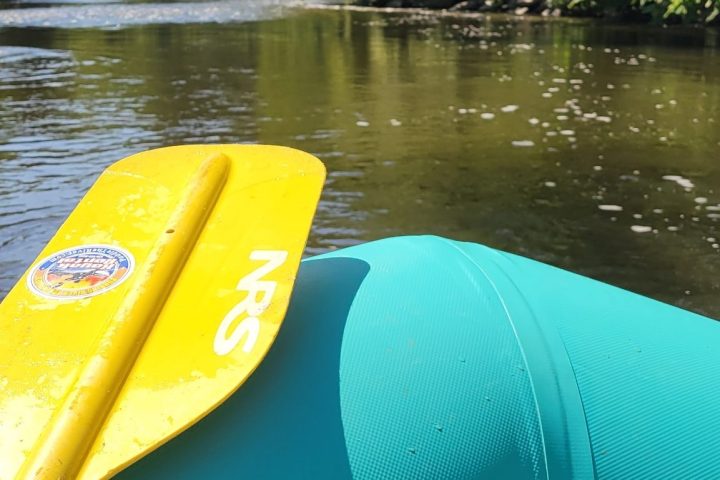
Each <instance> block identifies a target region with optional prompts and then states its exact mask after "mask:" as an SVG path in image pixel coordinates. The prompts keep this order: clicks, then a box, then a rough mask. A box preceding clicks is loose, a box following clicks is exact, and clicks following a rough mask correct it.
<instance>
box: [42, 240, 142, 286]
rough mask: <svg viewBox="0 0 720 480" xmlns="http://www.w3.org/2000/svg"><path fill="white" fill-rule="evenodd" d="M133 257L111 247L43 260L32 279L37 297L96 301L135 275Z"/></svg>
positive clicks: (78, 250)
mask: <svg viewBox="0 0 720 480" xmlns="http://www.w3.org/2000/svg"><path fill="white" fill-rule="evenodd" d="M134 263H135V262H134V260H133V256H132V255H131V254H130V252H128V251H127V250H123V249H121V248H118V247H112V246H110V245H81V246H79V247H73V248H68V249H65V250H62V251H60V252H57V253H55V254H53V255H51V256H49V257H46V258H44V259H43V260H40V262H39V263H38V264H37V265H35V267H33V269H32V270H31V271H30V275H28V287H29V288H30V290H32V291H33V292H34V293H36V294H38V295H40V296H42V297H46V298H56V299H63V300H73V299H76V298H86V297H93V296H95V295H100V294H101V293H104V292H107V291H108V290H111V289H113V288H115V287H117V286H118V285H120V284H121V283H122V282H123V281H124V280H125V279H126V278H127V277H128V276H129V275H130V273H131V272H132V270H133V267H134Z"/></svg>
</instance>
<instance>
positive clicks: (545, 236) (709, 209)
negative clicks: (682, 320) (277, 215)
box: [0, 1, 720, 317]
mask: <svg viewBox="0 0 720 480" xmlns="http://www.w3.org/2000/svg"><path fill="white" fill-rule="evenodd" d="M65 3H67V4H65ZM65 3H64V4H59V3H55V2H44V3H26V2H25V3H16V4H13V5H12V6H13V7H14V8H8V6H7V5H5V7H4V8H3V9H0V297H2V296H4V295H5V294H6V293H7V291H8V290H9V288H10V287H11V286H12V285H13V284H14V283H15V281H17V279H18V278H19V276H20V275H21V274H22V272H23V271H24V269H25V268H26V267H27V265H28V264H29V263H30V262H32V260H33V259H34V258H35V256H36V255H37V253H38V252H39V251H40V249H41V248H42V246H43V245H44V244H45V242H46V241H47V240H48V239H49V238H50V237H51V236H52V234H53V233H54V231H55V229H56V228H57V227H58V226H59V225H60V223H61V222H62V221H63V219H64V218H65V217H66V216H67V214H68V213H69V212H70V211H71V210H72V208H73V207H74V205H75V204H76V203H77V202H78V201H79V199H80V198H81V197H82V195H83V194H84V192H85V191H86V190H87V189H88V188H89V186H90V185H91V184H92V182H93V181H94V179H95V178H96V177H97V175H98V174H99V173H100V172H101V171H102V169H103V168H105V167H106V166H107V165H109V164H110V163H112V162H113V161H115V160H118V159H120V158H122V157H124V156H127V155H129V154H132V153H135V152H138V151H141V150H146V149H150V148H155V147H160V146H165V145H173V144H186V143H210V142H212V143H219V142H228V143H237V142H240V143H266V144H280V145H287V146H292V147H296V148H299V149H302V150H305V151H308V152H311V153H313V154H315V155H317V156H318V157H319V158H320V159H322V160H323V161H324V162H325V163H326V165H327V167H328V171H329V176H328V181H327V184H326V187H325V191H324V194H323V197H322V201H321V203H320V207H319V211H318V214H317V217H316V219H315V223H314V228H313V231H312V234H311V238H310V241H309V246H308V249H307V254H308V255H313V254H317V253H321V252H324V251H328V250H332V249H336V248H342V247H345V246H348V245H353V244H357V243H362V242H365V241H369V240H373V239H377V238H383V237H387V236H394V235H405V234H418V233H432V234H438V235H443V236H448V237H451V238H454V239H460V240H468V241H474V242H480V243H485V244H488V245H490V246H493V247H496V248H500V249H504V250H507V251H511V252H514V253H519V254H521V255H525V256H529V257H531V258H535V259H538V260H541V261H544V262H548V263H551V264H553V265H557V266H560V267H563V268H567V269H570V270H573V271H575V272H578V273H581V274H584V275H589V276H591V277H593V278H597V279H600V280H603V281H606V282H610V283H613V284H615V285H619V286H622V287H625V288H628V289H631V290H633V291H636V292H639V293H643V294H646V295H649V296H651V297H653V298H657V299H660V300H663V301H667V302H670V303H673V304H675V305H678V306H681V307H684V308H689V309H691V310H694V311H698V312H701V313H705V314H708V315H711V316H715V317H717V316H718V307H719V305H720V304H719V303H718V300H717V298H718V292H719V291H720V282H719V281H718V274H719V273H720V253H719V252H720V231H719V228H718V227H719V225H720V223H719V221H720V165H719V164H718V162H719V161H720V155H718V152H720V55H719V53H720V34H718V32H717V31H713V30H703V29H682V28H673V29H661V28H654V27H639V26H622V25H607V24H599V23H595V22H591V21H584V20H582V21H580V20H544V19H537V18H534V19H523V18H516V17H503V16H491V17H488V16H451V15H438V14H425V13H419V12H391V13H387V12H374V11H351V10H333V9H283V10H278V8H277V2H264V3H262V2H261V3H252V4H250V3H248V2H239V1H238V2H234V1H227V2H223V1H218V2H194V3H171V4H160V5H157V4H143V3H128V4H122V3H120V4H115V3H111V2H107V3H106V2H103V3H93V4H91V5H83V4H78V3H69V2H65Z"/></svg>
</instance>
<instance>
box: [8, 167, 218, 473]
mask: <svg viewBox="0 0 720 480" xmlns="http://www.w3.org/2000/svg"><path fill="white" fill-rule="evenodd" d="M229 169H230V160H229V158H227V157H226V156H225V155H222V154H216V155H213V156H211V157H209V158H208V159H207V160H205V161H204V162H203V163H202V164H201V165H200V167H199V168H198V170H197V172H196V173H195V174H194V176H193V178H192V179H191V181H190V182H189V184H188V186H187V189H186V191H185V194H184V196H183V199H182V201H181V202H180V205H179V207H178V208H177V209H176V210H175V211H174V212H173V214H172V216H171V217H170V220H169V222H168V225H167V229H166V230H165V233H164V234H163V236H162V237H160V239H159V240H158V241H157V243H156V244H155V246H154V247H153V250H152V252H151V253H150V255H149V256H148V259H147V261H146V262H145V263H144V266H143V267H142V268H140V269H139V270H138V271H137V272H136V273H135V278H134V281H133V283H132V284H131V286H130V288H129V289H128V293H127V296H126V297H125V299H124V301H123V302H122V304H121V305H120V308H119V309H118V310H117V313H116V314H115V315H114V318H113V320H112V321H111V322H110V325H109V327H108V329H107V331H106V332H105V334H104V335H103V336H102V338H101V339H100V341H99V343H98V346H97V348H96V350H95V352H94V353H93V355H92V356H91V357H90V358H89V360H88V361H87V363H86V364H85V366H84V367H83V371H82V373H81V374H80V376H79V378H78V380H77V382H76V383H75V385H74V388H73V389H72V390H71V393H70V394H69V395H68V396H67V397H66V398H65V400H64V401H63V403H62V407H61V408H60V409H59V410H58V412H57V413H56V414H55V416H54V417H53V419H52V421H51V424H50V427H49V428H48V429H47V430H46V433H45V435H43V436H42V437H41V438H40V440H39V442H38V445H39V447H38V448H37V450H35V455H34V456H33V457H32V458H28V459H27V461H26V462H25V464H24V468H23V469H22V470H21V472H20V475H19V478H29V479H52V480H55V479H64V478H68V479H69V478H74V477H75V476H77V474H78V472H79V471H80V469H81V468H82V465H83V463H84V461H85V457H86V456H87V454H88V451H89V449H90V447H91V446H92V444H93V442H94V440H95V438H96V436H97V434H98V432H99V430H100V428H101V427H102V425H103V423H104V421H105V419H106V416H107V414H108V412H109V411H110V408H111V407H112V405H113V403H114V402H115V399H116V398H117V395H118V394H119V392H120V390H121V387H122V385H123V383H124V382H125V379H126V378H127V375H128V374H129V372H130V370H131V368H132V366H133V364H134V363H135V360H136V359H137V357H138V355H139V353H140V350H141V349H142V345H143V343H144V342H145V340H146V338H147V336H148V334H149V333H150V331H151V330H152V327H153V324H154V322H155V319H156V318H157V315H158V314H159V312H160V310H161V308H162V306H163V304H164V303H165V300H166V299H167V297H168V295H169V293H170V291H171V290H172V288H173V285H174V283H175V281H176V280H177V278H178V276H179V274H180V272H181V271H182V269H183V266H184V264H185V262H186V260H187V258H188V256H189V254H190V252H191V251H192V249H193V246H194V245H195V242H196V241H197V238H198V236H199V235H200V232H201V231H202V229H203V226H204V225H205V222H206V220H207V218H208V216H209V214H210V212H211V210H212V208H213V206H214V204H215V202H216V201H217V198H218V196H219V194H220V192H221V191H222V189H223V187H224V185H225V182H226V180H227V177H228V172H229Z"/></svg>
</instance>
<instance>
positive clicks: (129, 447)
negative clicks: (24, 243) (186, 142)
mask: <svg viewBox="0 0 720 480" xmlns="http://www.w3.org/2000/svg"><path fill="white" fill-rule="evenodd" d="M324 178H325V170H324V167H323V166H322V164H321V163H320V162H319V161H318V160H317V159H315V158H314V157H312V156H310V155H308V154H305V153H302V152H299V151H296V150H292V149H288V148H282V147H267V146H248V145H198V146H182V147H169V148H162V149H158V150H152V151H149V152H144V153H140V154H137V155H133V156H131V157H128V158H126V159H124V160H122V161H120V162H118V163H116V164H114V165H112V166H111V167H109V168H108V169H107V170H106V171H105V172H104V173H103V174H102V175H101V176H100V178H99V179H98V181H97V182H96V183H95V185H94V186H93V187H92V188H91V189H90V191H89V192H88V193H87V195H86V196H85V197H84V198H83V199H82V201H81V202H80V204H79V205H78V206H77V208H76V209H75V211H73V213H72V214H71V215H70V217H69V218H68V219H67V221H66V222H65V223H64V224H63V226H62V227H61V228H60V230H59V231H58V232H57V234H56V235H55V236H54V237H53V239H52V240H51V241H50V242H49V243H48V245H47V246H46V247H45V249H44V250H43V251H42V252H41V253H40V255H39V257H38V259H37V260H36V261H35V262H34V263H33V264H32V266H31V267H30V269H29V270H28V271H27V272H26V273H25V274H24V275H23V277H22V279H21V280H20V281H19V282H18V283H17V284H16V285H15V287H14V288H13V289H12V291H11V292H10V293H9V294H8V296H7V297H6V298H5V300H4V301H3V303H2V304H0V332H2V334H0V478H1V479H10V478H16V477H17V478H45V479H53V480H54V479H58V478H68V479H69V478H75V477H79V478H88V479H95V478H102V477H107V476H109V475H111V474H113V473H116V472H117V471H119V470H121V469H122V468H123V467H125V466H126V465H128V464H130V463H132V462H133V461H134V460H136V459H138V458H139V457H141V456H143V455H145V454H147V453H148V452H150V451H152V450H153V449H155V448H157V447H158V446H159V445H160V444H162V443H164V442H166V441H167V440H169V439H170V438H172V437H173V436H175V435H177V434H178V433H179V432H181V431H182V430H184V429H186V428H188V427H189V426H190V425H192V424H193V423H194V422H196V421H197V420H198V419H200V418H201V417H202V416H204V415H205V414H206V413H208V412H209V411H210V410H212V409H213V408H214V407H215V406H217V405H218V404H219V403H221V402H222V401H223V400H224V399H225V398H227V397H228V396H229V395H230V394H231V393H232V392H233V391H235V390H236V389H237V388H238V387H239V386H240V384H242V383H243V381H244V380H245V379H246V378H247V377H248V376H249V375H250V374H251V373H252V372H253V370H254V369H255V368H256V367H257V365H258V364H259V363H260V361H261V360H262V359H263V357H264V356H265V354H266V353H267V351H268V349H269V348H270V345H271V344H272V342H273V340H274V339H275V337H276V335H277V333H278V329H279V328H280V325H281V323H282V320H283V317H284V315H285V311H286V308H287V305H288V302H289V298H290V292H291V289H292V285H293V281H294V279H295V275H296V272H297V268H298V265H299V262H300V257H301V255H302V251H303V248H304V246H305V242H306V239H307V234H308V231H309V229H310V224H311V220H312V216H313V213H314V211H315V208H316V205H317V201H318V198H319V196H320V190H321V188H322V184H323V181H324ZM248 414H249V415H251V414H252V413H251V412H248Z"/></svg>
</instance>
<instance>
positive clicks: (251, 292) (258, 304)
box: [213, 250, 288, 355]
mask: <svg viewBox="0 0 720 480" xmlns="http://www.w3.org/2000/svg"><path fill="white" fill-rule="evenodd" d="M287 256H288V252H286V251H284V250H254V251H253V252H252V253H251V254H250V260H264V261H265V262H266V263H265V264H264V265H262V266H261V267H260V268H258V269H257V270H255V271H253V272H251V273H249V274H248V275H246V276H244V277H243V278H241V279H240V281H239V282H238V284H237V286H236V287H235V290H238V291H241V292H242V291H245V292H247V297H245V299H244V300H243V301H241V302H240V303H238V304H237V305H235V306H234V307H233V308H232V310H230V311H229V312H228V314H227V315H225V318H223V321H222V322H221V323H220V327H218V330H217V333H215V342H214V343H213V349H214V350H215V353H217V354H218V355H227V354H228V353H230V352H232V351H233V349H234V348H235V347H236V346H237V344H238V343H240V340H242V338H243V337H246V336H247V338H246V339H245V343H244V344H243V347H242V349H243V352H245V353H250V352H251V351H252V349H253V347H254V346H255V342H257V339H258V335H259V333H260V319H259V318H258V317H259V316H260V315H261V314H262V313H263V312H264V311H265V310H267V308H268V307H269V306H270V302H271V301H272V297H273V295H274V294H275V288H276V287H277V282H272V281H270V280H261V279H262V278H263V277H264V276H265V275H267V274H268V273H270V272H272V271H273V270H275V269H276V268H278V267H279V266H280V265H282V264H283V263H285V260H287ZM259 293H262V298H261V299H259V300H258V298H257V297H258V294H259ZM244 313H247V315H248V316H247V317H246V318H245V319H244V320H243V321H241V322H240V323H239V324H238V325H237V327H235V329H234V330H233V331H232V333H231V334H230V335H228V330H230V326H231V325H232V324H233V322H234V321H235V320H236V319H237V318H238V317H239V316H240V315H242V314H244Z"/></svg>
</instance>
